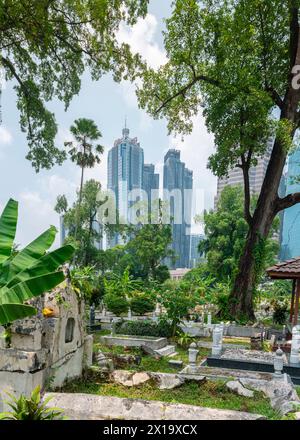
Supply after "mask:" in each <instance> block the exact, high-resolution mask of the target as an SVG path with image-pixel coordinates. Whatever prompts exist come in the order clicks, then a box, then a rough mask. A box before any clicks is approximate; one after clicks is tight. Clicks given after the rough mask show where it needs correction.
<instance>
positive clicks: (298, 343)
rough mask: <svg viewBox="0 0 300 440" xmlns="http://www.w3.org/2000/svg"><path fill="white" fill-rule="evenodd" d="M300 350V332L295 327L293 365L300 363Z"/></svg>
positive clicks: (292, 349) (292, 348)
mask: <svg viewBox="0 0 300 440" xmlns="http://www.w3.org/2000/svg"><path fill="white" fill-rule="evenodd" d="M299 350H300V330H299V329H298V328H297V327H294V328H293V331H292V346H291V355H290V363H291V364H299V363H300V357H299Z"/></svg>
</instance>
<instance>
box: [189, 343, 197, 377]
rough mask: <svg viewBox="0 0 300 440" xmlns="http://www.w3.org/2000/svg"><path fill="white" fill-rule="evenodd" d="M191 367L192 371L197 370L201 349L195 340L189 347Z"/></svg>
mask: <svg viewBox="0 0 300 440" xmlns="http://www.w3.org/2000/svg"><path fill="white" fill-rule="evenodd" d="M188 352H189V369H190V371H195V369H196V361H197V356H198V353H199V350H197V345H196V344H195V342H193V343H192V344H191V345H190V347H189V350H188Z"/></svg>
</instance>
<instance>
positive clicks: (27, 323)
mask: <svg viewBox="0 0 300 440" xmlns="http://www.w3.org/2000/svg"><path fill="white" fill-rule="evenodd" d="M31 303H32V304H33V305H34V307H36V309H37V311H38V314H37V315H36V316H34V317H31V318H27V319H23V320H19V321H16V322H14V323H13V324H12V326H11V341H10V344H3V341H2V345H1V348H0V393H1V394H0V412H1V411H3V410H4V409H5V408H4V407H5V405H4V402H3V399H4V400H5V399H6V395H5V392H9V393H11V394H14V395H16V396H18V395H20V394H24V395H25V396H29V395H30V394H31V392H32V391H33V389H34V388H35V387H36V386H38V385H39V386H40V387H41V388H42V389H43V388H44V386H45V384H46V383H51V386H52V387H53V388H56V387H61V386H62V385H63V384H64V383H65V382H66V381H68V380H71V379H74V378H77V377H80V376H81V375H82V371H83V369H85V368H88V367H89V366H90V365H91V364H92V352H93V337H92V336H90V335H86V332H85V325H84V321H85V309H84V303H83V302H82V301H79V300H78V298H77V295H76V293H75V292H74V291H73V289H72V288H71V287H70V286H69V285H68V284H66V283H63V284H61V285H60V286H58V287H57V288H56V289H54V290H53V291H52V292H49V293H46V294H45V295H44V296H43V297H40V298H37V299H35V300H33V301H31ZM43 311H44V313H43ZM45 311H47V313H46V314H45ZM44 315H45V316H44Z"/></svg>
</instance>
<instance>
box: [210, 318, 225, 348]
mask: <svg viewBox="0 0 300 440" xmlns="http://www.w3.org/2000/svg"><path fill="white" fill-rule="evenodd" d="M222 338H223V335H222V328H221V326H220V325H219V324H217V325H216V326H215V327H214V329H213V346H212V351H211V354H212V355H213V356H220V355H221V353H222Z"/></svg>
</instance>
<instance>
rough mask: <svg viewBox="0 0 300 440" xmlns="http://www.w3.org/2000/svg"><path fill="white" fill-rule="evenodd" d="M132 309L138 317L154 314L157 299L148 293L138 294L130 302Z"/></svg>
mask: <svg viewBox="0 0 300 440" xmlns="http://www.w3.org/2000/svg"><path fill="white" fill-rule="evenodd" d="M130 308H131V311H132V312H133V313H135V314H136V315H144V314H145V313H149V312H153V310H154V308H155V299H154V298H153V297H151V296H150V295H149V294H147V293H141V292H136V293H135V294H134V296H133V298H132V299H131V301H130Z"/></svg>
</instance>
